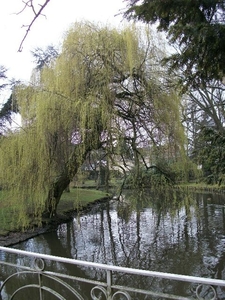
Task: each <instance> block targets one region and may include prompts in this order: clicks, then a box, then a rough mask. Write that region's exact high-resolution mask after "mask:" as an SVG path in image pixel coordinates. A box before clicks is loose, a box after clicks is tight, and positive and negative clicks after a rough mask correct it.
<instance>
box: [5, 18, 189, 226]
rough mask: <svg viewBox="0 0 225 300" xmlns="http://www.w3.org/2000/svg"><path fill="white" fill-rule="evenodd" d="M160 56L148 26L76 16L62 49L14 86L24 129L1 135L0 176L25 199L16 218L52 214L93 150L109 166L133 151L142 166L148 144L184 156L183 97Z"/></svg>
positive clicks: (13, 197)
mask: <svg viewBox="0 0 225 300" xmlns="http://www.w3.org/2000/svg"><path fill="white" fill-rule="evenodd" d="M163 56H164V52H163V51H162V49H159V47H158V45H157V40H155V39H154V38H153V34H152V33H151V31H150V30H149V28H147V27H145V28H143V27H141V28H138V27H136V26H129V27H126V28H123V29H120V30H119V29H115V28H109V27H107V26H106V27H101V26H97V25H95V24H92V23H75V24H74V26H73V27H71V29H70V30H69V31H68V33H67V35H66V37H65V40H64V43H63V46H62V50H61V51H60V53H59V55H58V56H57V57H54V59H53V60H52V61H51V62H49V61H48V64H44V65H43V67H42V68H41V69H37V70H36V72H38V73H37V76H33V78H34V81H33V84H30V85H20V86H19V87H18V88H17V90H16V91H15V97H16V100H17V105H18V109H19V111H20V114H21V116H22V128H21V129H20V130H18V131H16V132H14V133H12V134H8V135H7V136H4V137H2V139H1V155H0V157H1V161H0V164H1V174H0V181H1V186H2V187H3V188H4V189H7V190H8V192H9V195H10V196H9V199H10V201H14V203H16V201H19V203H20V207H21V216H19V217H18V222H21V223H22V224H23V225H24V226H25V225H26V218H25V217H24V216H25V215H26V214H25V213H26V212H27V210H31V211H32V213H34V214H35V216H37V217H40V216H41V214H42V213H43V212H47V213H48V214H50V215H53V214H54V213H55V211H56V208H57V205H58V202H59V200H60V197H61V195H62V192H63V191H64V190H65V189H66V187H67V186H68V184H69V183H70V181H71V180H72V179H73V178H74V176H75V175H76V174H77V172H78V170H79V168H80V167H81V166H82V164H83V163H84V161H85V159H86V157H87V155H88V154H89V153H90V152H91V151H94V150H98V149H102V151H104V152H105V153H106V154H107V157H108V160H109V161H110V165H111V168H113V166H115V165H118V164H119V165H120V167H121V168H125V167H126V166H127V161H128V158H129V155H127V153H128V152H129V153H130V155H131V157H132V161H133V162H134V165H135V166H136V167H137V170H138V166H139V164H140V161H142V162H143V160H145V159H146V155H145V156H144V155H143V154H142V152H141V151H140V149H141V148H144V147H146V146H149V147H150V146H151V147H152V149H155V152H154V153H155V155H156V153H157V151H158V152H160V151H161V153H162V152H163V153H164V155H165V156H167V157H169V158H170V159H174V160H176V159H177V158H179V157H180V156H181V152H182V145H183V129H182V126H181V125H180V111H179V101H180V98H179V96H178V94H177V93H176V92H175V91H174V90H173V89H171V88H169V86H168V85H167V84H166V83H167V75H166V72H165V70H164V69H163V68H162V67H161V65H160V64H159V61H160V60H161V58H162V57H163ZM160 149H161V150H160ZM159 150H160V151H159ZM118 157H120V159H119V158H118ZM145 164H146V166H147V165H148V164H149V157H148V162H147V161H145ZM3 170H4V171H3Z"/></svg>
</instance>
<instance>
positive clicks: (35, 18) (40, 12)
mask: <svg viewBox="0 0 225 300" xmlns="http://www.w3.org/2000/svg"><path fill="white" fill-rule="evenodd" d="M48 2H50V0H45V3H44V4H43V5H40V9H39V10H38V11H37V12H36V11H35V9H34V5H33V0H29V1H23V3H24V8H23V9H22V10H21V11H20V12H19V13H18V14H20V13H22V12H23V11H24V10H25V9H26V8H27V7H29V8H31V9H32V11H33V13H34V17H33V19H32V21H31V22H30V24H29V25H23V27H27V30H26V33H25V35H24V37H23V39H22V41H21V43H20V46H19V49H18V52H22V50H23V43H24V41H25V39H26V38H27V35H28V33H29V31H30V29H31V27H32V25H33V24H34V22H35V21H36V20H37V18H38V17H39V16H40V15H42V11H43V10H44V8H45V7H46V6H47V4H48Z"/></svg>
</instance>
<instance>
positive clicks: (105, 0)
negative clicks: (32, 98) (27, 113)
mask: <svg viewBox="0 0 225 300" xmlns="http://www.w3.org/2000/svg"><path fill="white" fill-rule="evenodd" d="M33 1H34V2H35V3H40V4H42V3H44V0H33ZM124 7H125V3H124V2H123V0H83V1H79V0H51V1H50V2H49V3H48V5H47V6H46V8H45V10H44V12H43V13H44V14H45V16H41V17H39V18H38V19H37V21H36V22H35V23H34V25H33V27H32V29H31V31H30V33H29V35H28V36H27V38H26V40H25V42H24V44H23V51H22V52H18V49H19V46H20V42H21V40H22V39H23V36H24V34H25V32H26V28H25V27H22V26H23V25H27V24H29V23H30V21H31V20H32V17H33V15H32V13H31V10H30V9H28V8H27V9H26V10H25V11H23V12H22V13H21V14H17V13H18V12H20V11H21V10H22V9H23V2H22V0H5V1H2V5H1V9H0V33H1V47H0V65H4V66H5V67H6V68H7V69H8V72H7V75H8V77H10V78H11V77H14V78H15V79H21V80H29V78H30V74H31V70H32V67H33V64H32V56H31V54H30V51H31V50H34V49H35V48H36V47H42V48H45V46H47V45H50V44H53V45H55V44H57V43H58V42H59V41H60V40H61V39H62V36H63V33H64V32H65V31H66V30H67V29H68V28H69V26H70V25H71V24H72V23H73V22H75V21H79V20H90V21H94V22H100V23H103V24H106V23H109V24H115V25H119V24H121V22H122V16H121V15H120V16H116V15H117V14H118V13H119V12H121V10H122V9H123V8H124Z"/></svg>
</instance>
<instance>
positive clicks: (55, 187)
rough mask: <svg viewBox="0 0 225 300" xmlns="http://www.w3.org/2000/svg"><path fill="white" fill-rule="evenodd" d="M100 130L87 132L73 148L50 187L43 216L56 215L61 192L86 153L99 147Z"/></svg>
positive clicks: (74, 173) (76, 170) (82, 161)
mask: <svg viewBox="0 0 225 300" xmlns="http://www.w3.org/2000/svg"><path fill="white" fill-rule="evenodd" d="M101 130H102V128H101V127H99V128H98V130H96V131H95V132H94V133H93V132H92V131H89V132H87V133H86V136H85V139H84V141H83V142H82V143H80V144H77V145H75V146H74V149H73V152H72V154H71V156H70V157H69V159H68V161H67V163H66V164H65V167H64V170H63V171H62V173H61V174H59V176H57V177H56V178H55V180H54V182H52V185H51V186H50V189H49V191H48V196H47V199H46V205H45V211H44V215H45V216H50V217H54V216H55V215H56V211H57V206H58V204H59V201H60V198H61V196H62V193H63V191H64V190H65V189H66V188H67V187H68V185H69V184H70V182H71V181H72V179H73V178H74V176H75V175H76V174H77V172H78V170H79V168H80V167H81V165H82V164H83V163H84V161H85V159H86V157H87V154H88V152H89V151H91V150H94V149H95V150H96V149H99V148H100V147H101V142H100V141H99V139H98V138H99V136H100V134H101Z"/></svg>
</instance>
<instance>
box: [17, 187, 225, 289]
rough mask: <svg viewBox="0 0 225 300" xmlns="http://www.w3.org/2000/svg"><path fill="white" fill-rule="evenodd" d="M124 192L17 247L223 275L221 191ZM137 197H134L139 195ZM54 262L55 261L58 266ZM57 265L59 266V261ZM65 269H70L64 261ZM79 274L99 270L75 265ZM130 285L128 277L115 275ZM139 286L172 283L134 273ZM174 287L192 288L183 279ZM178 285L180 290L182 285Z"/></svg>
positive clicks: (94, 273)
mask: <svg viewBox="0 0 225 300" xmlns="http://www.w3.org/2000/svg"><path fill="white" fill-rule="evenodd" d="M171 193H172V194H170V197H166V198H165V194H161V195H160V194H158V195H157V197H158V198H157V201H156V198H155V197H154V196H153V195H151V194H150V193H146V194H141V195H140V194H138V195H134V194H132V193H127V194H125V198H124V199H123V201H122V202H120V201H116V200H110V201H108V202H107V203H104V204H99V205H96V206H95V207H93V209H92V210H91V211H90V212H88V213H85V214H81V215H76V216H75V217H74V219H73V221H72V222H71V223H68V224H62V225H61V226H59V228H58V230H57V231H56V232H51V233H47V234H44V235H40V236H38V237H35V238H33V239H30V240H29V241H26V242H23V243H20V244H19V245H16V248H20V249H24V250H27V251H36V252H41V253H46V254H51V255H57V256H64V257H72V258H75V259H80V260H85V261H92V262H99V263H106V264H113V265H117V266H124V267H132V268H139V269H145V270H154V271H162V272H170V273H178V274H185V275H196V276H202V277H211V278H219V279H225V268H224V265H225V214H224V209H225V206H224V203H225V202H224V200H225V199H224V196H222V195H212V194H183V193H181V192H176V193H175V192H171ZM137 199H138V201H137ZM56 267H57V266H56ZM58 267H59V268H61V266H58ZM65 268H66V269H65V270H62V271H64V272H66V273H67V274H68V273H70V272H74V269H73V270H69V269H68V267H65ZM76 273H77V275H80V276H83V275H85V276H88V277H90V278H95V279H98V280H102V279H103V277H104V275H103V274H102V273H101V272H100V271H96V270H88V271H87V270H85V269H82V268H77V269H76ZM115 280H116V282H117V281H118V282H120V284H123V283H125V284H130V285H131V286H133V285H134V281H132V282H131V280H130V277H129V276H128V275H127V276H121V278H119V277H118V278H115ZM135 284H136V285H137V286H138V287H141V286H146V285H148V286H149V287H150V286H153V285H157V286H158V287H160V289H161V290H165V289H166V290H167V292H169V290H170V288H171V285H170V284H168V283H166V282H165V281H160V282H159V280H157V279H151V280H150V279H135ZM176 289H177V291H178V292H182V293H185V294H190V293H191V291H189V290H188V288H187V287H186V286H185V285H184V284H182V285H181V284H178V283H177V287H176ZM181 290H182V291H181Z"/></svg>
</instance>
